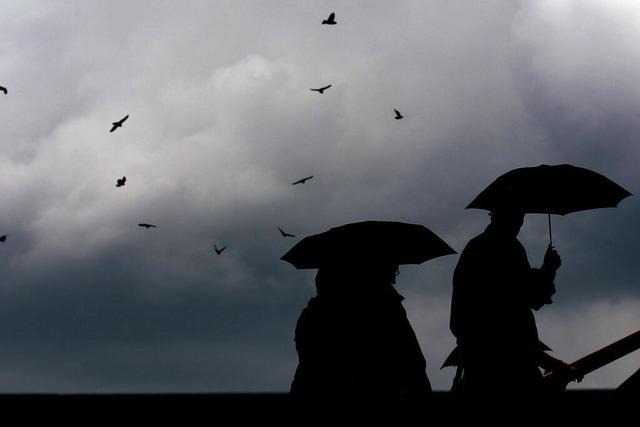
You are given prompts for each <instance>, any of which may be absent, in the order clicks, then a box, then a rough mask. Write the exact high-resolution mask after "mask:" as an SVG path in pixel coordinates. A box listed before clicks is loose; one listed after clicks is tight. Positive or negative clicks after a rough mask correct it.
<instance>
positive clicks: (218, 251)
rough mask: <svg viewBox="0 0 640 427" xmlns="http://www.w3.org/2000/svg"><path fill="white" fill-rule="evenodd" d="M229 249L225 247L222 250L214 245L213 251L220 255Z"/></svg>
mask: <svg viewBox="0 0 640 427" xmlns="http://www.w3.org/2000/svg"><path fill="white" fill-rule="evenodd" d="M225 249H227V247H226V246H223V247H222V248H220V249H218V245H213V250H215V251H216V254H218V255H220V254H221V253H222V252H224V250H225Z"/></svg>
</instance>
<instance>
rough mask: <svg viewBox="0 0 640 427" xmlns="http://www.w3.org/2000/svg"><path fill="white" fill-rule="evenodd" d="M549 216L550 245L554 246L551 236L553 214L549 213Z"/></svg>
mask: <svg viewBox="0 0 640 427" xmlns="http://www.w3.org/2000/svg"><path fill="white" fill-rule="evenodd" d="M547 215H548V217H549V245H551V246H553V239H552V238H551V214H547Z"/></svg>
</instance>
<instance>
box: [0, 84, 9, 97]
mask: <svg viewBox="0 0 640 427" xmlns="http://www.w3.org/2000/svg"><path fill="white" fill-rule="evenodd" d="M0 92H4V94H5V95H6V94H7V88H6V87H4V86H0Z"/></svg>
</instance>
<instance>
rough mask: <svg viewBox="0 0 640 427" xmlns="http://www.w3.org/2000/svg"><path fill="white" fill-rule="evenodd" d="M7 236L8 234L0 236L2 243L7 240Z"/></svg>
mask: <svg viewBox="0 0 640 427" xmlns="http://www.w3.org/2000/svg"><path fill="white" fill-rule="evenodd" d="M7 236H8V234H5V235H4V236H0V242H2V243H4V242H6V241H7Z"/></svg>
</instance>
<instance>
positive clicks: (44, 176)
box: [0, 0, 640, 392]
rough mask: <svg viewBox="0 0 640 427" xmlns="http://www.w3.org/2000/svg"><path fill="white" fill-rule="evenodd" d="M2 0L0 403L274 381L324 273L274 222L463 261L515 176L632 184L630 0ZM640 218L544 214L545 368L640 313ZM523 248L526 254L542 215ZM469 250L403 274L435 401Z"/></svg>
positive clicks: (262, 387) (629, 368)
mask: <svg viewBox="0 0 640 427" xmlns="http://www.w3.org/2000/svg"><path fill="white" fill-rule="evenodd" d="M0 4H1V5H2V9H3V11H4V12H3V16H2V17H0V26H1V27H2V28H3V31H2V33H1V34H0V52H2V55H0V85H3V86H7V87H8V88H9V94H8V95H7V96H2V95H1V94H0V117H1V118H2V119H1V120H2V126H0V195H1V197H2V201H3V203H1V204H0V234H9V240H8V241H7V243H6V244H4V245H3V246H2V247H0V271H1V272H2V277H3V280H2V286H1V289H0V294H1V295H0V318H1V319H2V322H0V339H1V340H2V343H3V352H2V355H0V390H3V391H7V392H13V391H51V392H57V391H62V392H72V391H76V392H77V391H88V392H91V391H243V390H245V391H284V390H287V388H288V385H289V382H290V380H291V377H292V374H293V370H294V368H295V363H296V355H295V351H294V346H293V328H294V325H295V320H296V318H297V315H298V314H299V312H300V310H301V309H302V308H303V307H304V304H305V303H306V300H307V299H308V298H309V297H310V296H311V295H313V275H312V272H301V271H296V270H294V269H293V268H292V267H290V266H288V265H285V264H284V263H282V262H281V261H279V258H280V256H281V255H282V254H283V253H284V252H285V251H286V250H288V249H289V247H290V246H291V245H292V243H293V242H294V240H285V239H282V238H281V237H280V235H279V233H278V231H277V227H282V228H284V229H285V230H287V231H289V232H292V233H294V234H296V235H298V236H304V235H306V234H311V233H316V232H319V231H323V230H325V229H327V228H329V227H331V226H333V225H337V224H342V223H346V222H350V221H358V220H363V219H394V220H401V221H408V222H415V223H423V224H425V225H427V226H428V227H430V228H431V229H432V230H433V231H434V232H436V233H437V234H439V235H440V236H442V237H443V238H444V239H445V240H446V241H447V242H449V243H450V244H451V245H452V246H453V247H454V248H456V249H457V250H461V249H462V248H463V247H464V244H465V243H466V241H468V239H469V238H471V237H472V236H473V235H474V234H476V233H478V232H480V231H481V230H482V229H483V227H484V226H485V224H486V221H487V216H486V213H484V212H479V211H465V210H464V206H466V204H467V203H468V202H469V201H470V200H471V199H472V198H473V197H474V196H475V195H476V194H477V193H478V192H479V191H480V190H482V188H484V186H486V185H488V184H489V183H490V182H491V181H492V180H493V179H495V178H496V177H497V176H498V175H500V174H502V173H504V172H506V171H507V170H509V169H512V168H515V167H520V166H525V165H535V164H540V163H551V164H554V163H565V162H567V163H573V164H576V165H580V166H584V167H590V168H593V169H594V170H596V171H598V172H600V173H603V174H605V175H607V176H609V177H610V178H612V179H613V180H614V181H616V182H618V183H620V184H621V185H622V186H623V187H625V188H627V189H628V190H629V191H631V192H632V193H635V192H637V189H636V187H638V183H639V181H640V180H639V179H638V175H637V171H636V169H637V168H636V163H637V161H636V159H637V155H638V148H637V144H636V143H635V140H634V139H635V136H636V135H637V134H638V131H639V130H640V125H639V124H638V121H637V120H636V112H637V111H638V110H639V107H640V93H639V92H638V91H637V90H636V84H635V79H634V77H635V76H637V75H638V68H639V67H640V51H638V50H637V48H636V47H635V45H636V43H635V41H636V40H637V39H638V35H639V34H638V32H639V31H640V29H638V27H637V25H634V23H635V21H637V18H638V16H639V15H640V7H638V6H637V5H636V4H635V2H633V1H621V2H615V3H613V2H605V1H595V0H591V1H568V0H567V1H541V2H512V3H511V2H509V3H505V2H482V3H473V4H469V3H468V2H450V1H430V2H423V1H402V2H394V3H393V4H392V3H389V2H382V1H356V2H353V1H350V2H334V3H332V4H331V5H327V4H325V2H305V3H304V4H302V3H300V2H297V1H272V2H264V1H246V2H236V1H218V2H214V3H212V2H206V1H189V2H184V4H181V5H178V4H177V3H170V2H148V1H127V2H117V1H114V2H108V3H106V2H98V1H87V2H80V1H68V2H65V3H64V4H53V3H50V2H41V1H30V2H20V3H16V2H8V1H7V2H0ZM331 11H334V12H336V19H337V20H338V22H339V23H338V25H336V26H334V27H332V28H330V29H329V28H325V27H324V26H321V25H320V21H321V20H322V19H324V18H325V17H326V15H327V14H328V13H329V12H331ZM330 83H331V84H333V86H332V88H330V89H329V90H327V91H326V92H325V93H324V94H322V95H319V94H317V93H314V92H311V91H309V88H312V87H319V86H321V85H325V84H330ZM394 108H398V109H399V110H400V111H402V113H403V114H404V115H405V119H403V120H401V121H395V120H394V119H393V109H394ZM126 114H130V118H129V120H128V121H127V122H126V123H125V124H124V126H123V127H122V128H120V129H118V130H117V131H116V132H114V133H112V134H110V133H109V132H108V130H109V128H110V124H111V122H113V121H115V120H118V119H120V118H121V117H123V116H124V115H126ZM311 174H313V175H314V179H313V180H311V181H309V182H308V183H307V184H305V185H304V186H295V187H292V186H291V185H290V183H291V182H293V181H294V180H296V179H299V178H301V177H304V176H307V175H311ZM123 175H126V176H127V183H126V186H125V187H123V188H116V187H115V180H116V178H119V177H121V176H123ZM639 211H640V205H639V203H638V202H637V201H636V200H635V196H634V197H631V198H629V199H627V200H625V201H623V202H622V203H621V204H620V207H619V208H618V209H615V210H600V211H594V212H586V213H579V214H574V215H568V216H567V217H562V218H559V217H557V218H554V238H555V244H556V247H557V248H558V250H559V252H560V254H561V256H562V257H563V266H562V268H561V271H560V274H559V276H558V284H557V286H558V289H559V292H558V295H557V297H556V304H555V305H553V306H551V307H547V308H545V309H544V310H543V311H541V312H540V313H539V315H538V318H539V319H540V332H541V336H542V337H543V338H544V339H547V340H549V341H550V343H549V344H550V345H551V346H552V347H553V349H554V350H555V354H556V355H557V356H559V357H562V358H566V359H567V360H571V359H572V358H574V357H577V356H579V355H580V354H581V353H582V352H587V351H590V350H592V349H594V348H595V347H598V346H600V345H602V344H604V343H606V342H607V341H608V340H613V339H616V338H619V337H620V336H622V335H624V334H625V333H628V332H630V331H631V330H633V329H634V328H637V327H638V325H639V324H640V323H639V322H638V317H637V314H636V313H638V312H639V311H638V298H639V297H640V295H639V292H638V290H637V289H638V288H637V279H636V278H637V277H638V274H639V273H640V271H639V269H638V266H637V265H638V263H637V262H636V260H635V254H637V253H639V249H640V248H639V247H638V245H639V243H638V242H639V241H640V239H639V238H638V237H640V236H639V232H638V230H639V228H638V226H637V224H636V221H637V218H638V212H639ZM139 222H150V223H154V224H158V225H159V227H158V228H157V229H151V230H144V229H140V228H139V227H137V226H136V225H137V224H138V223H139ZM521 239H522V241H523V243H524V244H525V246H526V247H527V248H528V249H529V256H530V259H531V261H532V263H533V264H538V263H539V262H540V261H541V257H542V254H543V253H544V249H545V246H546V244H547V240H546V239H547V234H546V221H545V218H542V217H540V216H530V217H528V218H527V220H526V223H525V227H524V228H523V231H522V233H521ZM214 243H218V244H224V245H228V250H227V251H226V252H225V253H224V254H223V255H221V256H216V255H215V253H214V252H213V250H212V248H213V244H214ZM456 260H457V258H456V257H455V256H454V257H447V258H443V259H438V260H434V261H431V262H429V263H427V264H425V265H423V266H419V267H406V268H403V270H402V273H401V276H400V280H399V283H398V286H399V289H400V291H401V293H403V294H405V295H406V296H407V300H406V306H407V310H408V312H409V316H410V319H411V320H412V322H413V323H414V325H415V328H416V332H417V333H418V336H419V338H420V341H421V344H422V346H423V350H424V352H425V354H426V355H427V359H428V369H429V372H428V374H429V375H430V377H431V378H432V382H433V384H434V386H435V388H437V389H446V388H448V387H449V385H450V383H451V377H452V375H453V373H451V372H448V371H439V370H438V368H439V366H440V364H441V363H442V360H443V359H444V357H445V356H446V354H447V353H448V352H449V351H450V349H451V347H452V346H453V340H452V337H451V335H450V333H449V331H448V310H449V305H448V304H449V297H450V281H451V274H452V271H453V268H454V266H455V263H456ZM639 362H640V361H639V360H638V358H637V357H636V358H633V357H630V358H628V359H624V360H623V361H620V362H619V363H618V364H616V365H615V366H611V367H610V368H609V369H608V370H607V371H603V373H598V374H597V375H593V376H592V377H588V378H587V379H585V382H584V383H583V384H582V385H581V386H582V387H614V386H615V385H617V384H618V383H620V382H621V381H622V380H623V379H624V378H625V376H627V375H630V374H631V373H632V372H633V371H634V370H635V369H637V368H638V365H639Z"/></svg>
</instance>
